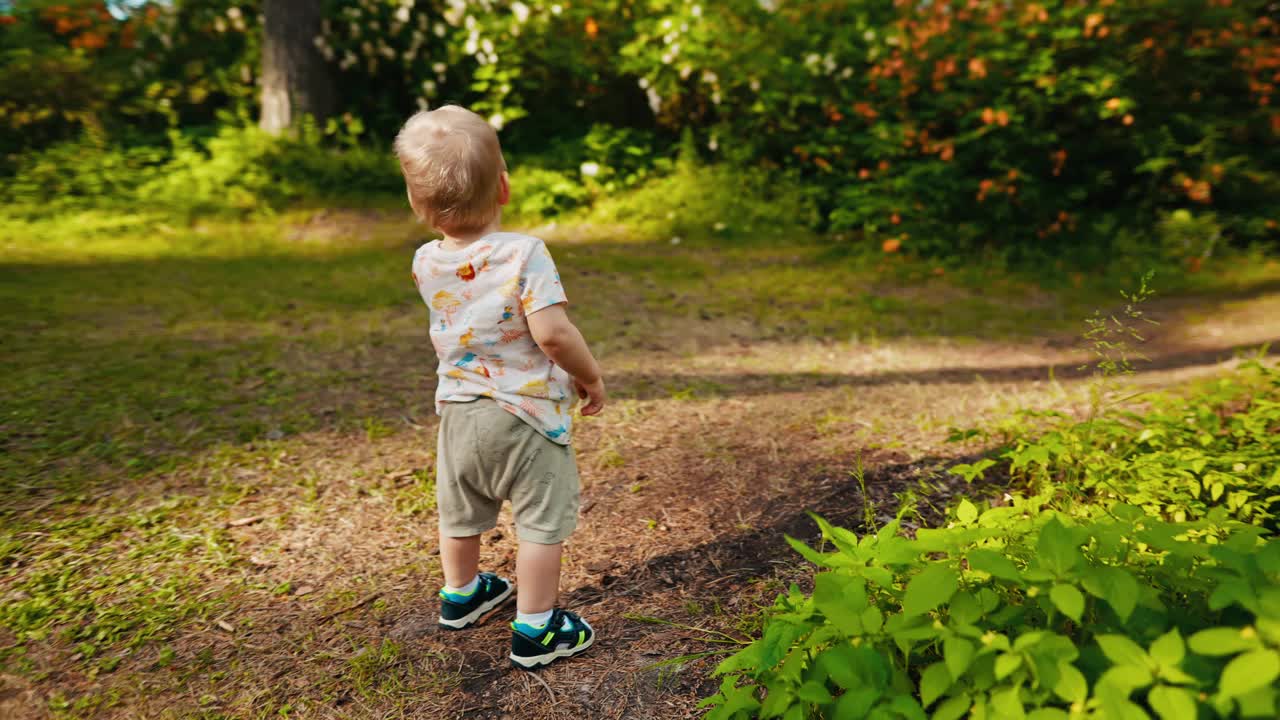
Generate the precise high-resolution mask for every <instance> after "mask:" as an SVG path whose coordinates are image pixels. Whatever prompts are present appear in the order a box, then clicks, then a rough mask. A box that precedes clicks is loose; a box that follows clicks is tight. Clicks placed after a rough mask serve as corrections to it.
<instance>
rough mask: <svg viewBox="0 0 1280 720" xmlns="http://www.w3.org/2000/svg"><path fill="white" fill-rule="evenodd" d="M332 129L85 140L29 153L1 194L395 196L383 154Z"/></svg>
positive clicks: (194, 209) (247, 207)
mask: <svg viewBox="0 0 1280 720" xmlns="http://www.w3.org/2000/svg"><path fill="white" fill-rule="evenodd" d="M330 135H334V136H336V137H338V138H339V142H336V143H335V142H334V140H332V139H327V138H326V137H325V134H323V133H320V132H319V131H318V130H316V129H314V128H303V130H302V132H301V133H299V135H298V137H295V138H289V137H280V138H277V137H271V136H269V135H266V134H265V133H263V132H261V131H259V130H258V129H257V128H255V127H251V126H245V125H238V124H230V123H228V124H224V125H223V126H222V127H221V128H220V129H219V130H217V131H216V132H215V133H214V134H213V135H211V136H203V135H201V134H200V133H199V132H198V131H192V132H188V133H179V132H171V133H169V135H168V137H167V142H165V143H160V142H152V143H149V144H141V145H136V146H112V145H107V144H105V143H103V142H101V141H99V140H97V139H95V138H92V137H85V138H83V139H80V140H76V141H72V142H67V143H61V144H58V145H53V146H51V147H49V148H47V149H45V150H43V151H41V152H37V153H28V154H27V155H26V156H24V157H23V162H22V164H21V165H20V166H19V167H18V169H17V172H16V173H15V174H14V175H13V176H12V177H10V178H9V179H8V181H7V182H6V183H4V185H0V200H3V201H4V202H5V203H6V204H7V205H8V208H7V213H8V214H11V215H27V216H48V215H52V214H56V213H59V212H65V211H68V210H75V209H84V208H113V209H116V208H119V209H130V210H133V209H137V210H157V211H162V212H168V213H177V214H185V215H195V214H211V213H212V214H216V213H226V212H232V213H244V212H258V211H269V210H272V209H275V208H279V207H281V206H283V205H285V204H288V203H291V202H298V201H302V200H326V199H340V201H342V202H350V201H351V200H352V199H353V198H362V197H369V196H387V195H390V194H393V193H400V192H403V184H402V180H401V178H400V172H399V169H398V167H397V165H396V163H395V159H394V158H393V157H392V155H391V154H390V152H389V151H386V150H380V149H371V148H367V147H364V146H361V145H359V144H357V143H355V142H354V140H353V139H350V137H349V136H346V135H344V134H343V133H342V132H339V131H337V130H335V131H334V132H332V133H330ZM343 138H346V139H345V140H343Z"/></svg>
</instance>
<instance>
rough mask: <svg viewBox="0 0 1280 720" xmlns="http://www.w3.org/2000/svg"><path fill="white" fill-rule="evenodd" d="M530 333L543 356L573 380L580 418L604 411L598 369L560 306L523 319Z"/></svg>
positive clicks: (602, 391)
mask: <svg viewBox="0 0 1280 720" xmlns="http://www.w3.org/2000/svg"><path fill="white" fill-rule="evenodd" d="M525 319H526V320H527V321H528V322H529V332H530V334H532V335H533V341H534V342H536V343H538V347H540V348H542V352H544V353H546V354H547V357H549V358H551V361H552V362H554V363H555V364H557V365H559V366H560V367H562V368H564V370H565V372H567V373H569V375H570V376H571V377H573V384H574V385H575V386H576V389H577V391H578V397H581V398H585V399H586V400H587V404H586V405H584V406H583V407H582V414H583V415H595V414H596V413H598V412H600V409H601V408H603V407H604V402H605V392H604V379H603V378H601V377H600V366H599V365H598V364H597V363H596V359H595V357H594V356H592V354H591V350H590V349H589V348H588V347H587V341H586V340H584V339H583V338H582V333H580V332H578V328H577V327H576V326H574V324H573V323H572V322H570V320H569V316H568V315H567V314H566V313H565V311H564V305H563V304H557V305H550V306H547V307H545V308H542V309H541V310H538V311H536V312H533V313H530V314H529V315H527V316H526V317H525Z"/></svg>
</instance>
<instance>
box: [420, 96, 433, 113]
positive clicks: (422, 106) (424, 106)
mask: <svg viewBox="0 0 1280 720" xmlns="http://www.w3.org/2000/svg"><path fill="white" fill-rule="evenodd" d="M418 109H419V110H430V109H431V103H429V102H427V99H426V98H418Z"/></svg>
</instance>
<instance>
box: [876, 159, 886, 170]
mask: <svg viewBox="0 0 1280 720" xmlns="http://www.w3.org/2000/svg"><path fill="white" fill-rule="evenodd" d="M876 167H878V168H880V172H884V171H885V170H888V169H889V161H888V160H881V161H880V164H879V165H877V166H876Z"/></svg>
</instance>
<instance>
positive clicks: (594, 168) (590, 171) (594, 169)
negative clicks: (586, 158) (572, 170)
mask: <svg viewBox="0 0 1280 720" xmlns="http://www.w3.org/2000/svg"><path fill="white" fill-rule="evenodd" d="M578 170H580V171H581V172H582V174H583V175H586V176H587V177H595V176H596V175H599V174H600V164H599V163H593V162H584V163H582V167H580V168H578Z"/></svg>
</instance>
